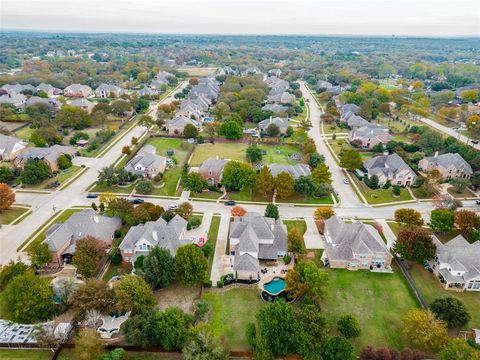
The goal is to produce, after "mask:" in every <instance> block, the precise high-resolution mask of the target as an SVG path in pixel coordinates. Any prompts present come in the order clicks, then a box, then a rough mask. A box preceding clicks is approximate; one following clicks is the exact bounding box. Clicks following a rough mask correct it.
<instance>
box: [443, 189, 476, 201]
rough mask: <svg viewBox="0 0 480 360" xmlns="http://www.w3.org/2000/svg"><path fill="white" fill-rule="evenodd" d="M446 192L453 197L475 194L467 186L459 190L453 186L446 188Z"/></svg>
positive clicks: (473, 195) (472, 195)
mask: <svg viewBox="0 0 480 360" xmlns="http://www.w3.org/2000/svg"><path fill="white" fill-rule="evenodd" d="M447 191H448V193H449V194H450V195H452V196H453V197H454V198H466V197H475V194H474V193H472V192H471V191H470V190H469V189H468V188H465V189H463V190H462V191H460V192H457V191H455V189H454V188H453V187H449V188H448V189H447Z"/></svg>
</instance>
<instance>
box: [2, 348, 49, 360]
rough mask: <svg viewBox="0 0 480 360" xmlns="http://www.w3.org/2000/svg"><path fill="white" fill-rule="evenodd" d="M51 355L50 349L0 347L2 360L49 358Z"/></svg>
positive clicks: (44, 359) (43, 359)
mask: <svg viewBox="0 0 480 360" xmlns="http://www.w3.org/2000/svg"><path fill="white" fill-rule="evenodd" d="M52 356H53V353H52V352H51V351H50V350H24V349H0V359H2V360H25V359H28V360H50V359H51V358H52Z"/></svg>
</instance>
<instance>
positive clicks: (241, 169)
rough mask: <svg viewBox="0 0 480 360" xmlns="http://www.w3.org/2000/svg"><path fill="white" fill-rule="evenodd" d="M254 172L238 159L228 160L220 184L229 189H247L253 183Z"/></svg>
mask: <svg viewBox="0 0 480 360" xmlns="http://www.w3.org/2000/svg"><path fill="white" fill-rule="evenodd" d="M255 179H256V174H255V171H254V170H253V168H252V167H251V166H250V165H248V164H245V163H241V162H239V161H229V162H228V163H227V164H226V165H225V167H224V169H223V176H222V185H223V186H225V188H226V189H227V190H229V191H232V190H233V191H239V190H242V189H249V188H252V187H253V186H254V185H255Z"/></svg>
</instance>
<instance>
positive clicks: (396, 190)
mask: <svg viewBox="0 0 480 360" xmlns="http://www.w3.org/2000/svg"><path fill="white" fill-rule="evenodd" d="M392 193H393V195H395V196H400V186H398V185H393V186H392Z"/></svg>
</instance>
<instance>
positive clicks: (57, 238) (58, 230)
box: [45, 209, 122, 266]
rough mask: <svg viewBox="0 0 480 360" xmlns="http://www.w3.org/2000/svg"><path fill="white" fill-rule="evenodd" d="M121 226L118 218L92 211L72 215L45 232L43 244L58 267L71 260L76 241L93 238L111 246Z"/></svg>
mask: <svg viewBox="0 0 480 360" xmlns="http://www.w3.org/2000/svg"><path fill="white" fill-rule="evenodd" d="M121 226H122V220H121V219H120V218H119V217H110V216H104V215H100V214H98V213H97V212H95V211H93V210H92V209H86V210H82V211H79V212H76V213H73V214H72V216H70V217H69V218H68V219H67V220H66V221H65V222H64V223H56V224H54V225H52V226H51V227H50V228H49V229H48V230H47V231H46V232H45V243H46V244H47V245H48V248H49V249H50V251H51V253H52V259H53V260H52V262H53V263H55V264H57V265H58V266H61V265H63V263H64V262H66V263H69V262H70V261H71V260H72V257H73V254H74V253H75V248H76V245H77V241H78V240H79V239H83V238H84V237H87V236H93V237H95V238H97V239H99V240H101V241H103V242H104V243H105V245H106V246H107V247H108V246H110V245H111V244H112V241H113V238H114V234H115V230H117V229H119V228H120V227H121Z"/></svg>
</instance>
